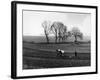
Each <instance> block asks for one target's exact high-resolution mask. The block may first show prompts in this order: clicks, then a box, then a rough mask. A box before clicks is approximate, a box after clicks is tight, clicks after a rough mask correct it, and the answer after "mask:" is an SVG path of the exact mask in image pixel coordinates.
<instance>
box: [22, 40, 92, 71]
mask: <svg viewBox="0 0 100 80" xmlns="http://www.w3.org/2000/svg"><path fill="white" fill-rule="evenodd" d="M56 49H62V50H64V51H65V53H64V54H63V56H62V57H59V56H57V52H56ZM75 50H76V51H77V54H78V55H77V57H75ZM90 63H91V62H90V43H79V44H74V43H63V44H53V43H52V44H46V43H29V42H24V43H23V69H40V68H59V67H80V66H90Z"/></svg>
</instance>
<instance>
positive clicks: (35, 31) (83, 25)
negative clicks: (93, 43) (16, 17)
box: [23, 11, 91, 36]
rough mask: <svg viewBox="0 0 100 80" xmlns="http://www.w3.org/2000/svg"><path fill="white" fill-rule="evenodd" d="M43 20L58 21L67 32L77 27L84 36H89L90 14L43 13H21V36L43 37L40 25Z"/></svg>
mask: <svg viewBox="0 0 100 80" xmlns="http://www.w3.org/2000/svg"><path fill="white" fill-rule="evenodd" d="M45 20H47V21H51V22H54V21H60V22H62V23H64V24H65V25H66V26H67V28H68V30H71V29H72V27H78V28H79V29H80V31H81V32H83V34H84V35H85V36H90V35H91V33H90V32H91V14H83V13H81V14H79V13H69V12H68V13H67V12H66V13H59V12H43V11H23V35H25V36H42V35H44V32H43V27H42V25H41V24H42V23H43V21H45Z"/></svg>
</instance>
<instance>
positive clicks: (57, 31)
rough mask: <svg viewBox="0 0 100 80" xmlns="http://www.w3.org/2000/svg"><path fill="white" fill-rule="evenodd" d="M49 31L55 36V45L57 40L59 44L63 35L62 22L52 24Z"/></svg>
mask: <svg viewBox="0 0 100 80" xmlns="http://www.w3.org/2000/svg"><path fill="white" fill-rule="evenodd" d="M51 30H52V32H53V34H54V35H55V43H57V41H58V40H59V42H60V41H61V38H62V34H63V33H62V32H64V24H63V23H62V22H54V23H53V24H52V26H51Z"/></svg>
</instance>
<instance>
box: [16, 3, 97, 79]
mask: <svg viewBox="0 0 100 80" xmlns="http://www.w3.org/2000/svg"><path fill="white" fill-rule="evenodd" d="M23 9H27V10H45V11H46V10H47V11H48V10H49V11H62V12H80V13H91V24H92V26H91V66H90V67H70V68H56V69H36V70H34V69H33V70H23V69H22V10H23ZM95 13H96V10H95V9H91V8H74V7H58V6H42V5H26V4H17V76H18V77H20V76H37V75H50V74H64V73H66V74H68V73H84V72H95V70H96V62H95V61H96V52H95V51H96V50H95V47H96V46H95V42H96V41H95V38H96V36H95V31H96V30H95V29H96V28H95V25H96V23H95V17H96V16H95V15H96V14H95Z"/></svg>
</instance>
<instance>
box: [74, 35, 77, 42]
mask: <svg viewBox="0 0 100 80" xmlns="http://www.w3.org/2000/svg"><path fill="white" fill-rule="evenodd" d="M74 42H75V43H76V42H77V36H76V35H75V41H74Z"/></svg>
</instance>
